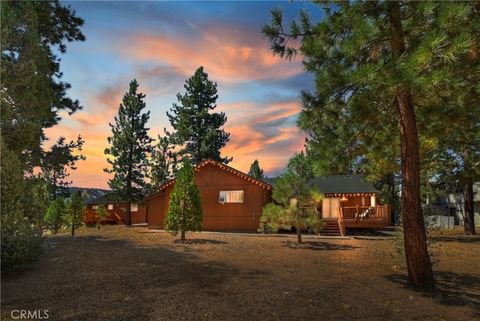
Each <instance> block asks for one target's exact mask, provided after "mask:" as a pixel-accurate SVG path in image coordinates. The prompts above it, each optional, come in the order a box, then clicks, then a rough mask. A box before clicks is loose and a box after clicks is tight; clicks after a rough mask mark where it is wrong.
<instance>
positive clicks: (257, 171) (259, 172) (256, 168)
mask: <svg viewBox="0 0 480 321" xmlns="http://www.w3.org/2000/svg"><path fill="white" fill-rule="evenodd" d="M248 175H250V176H252V177H254V178H256V179H264V178H265V176H264V175H263V169H261V168H260V165H259V163H258V160H255V161H253V163H252V165H250V170H249V171H248Z"/></svg>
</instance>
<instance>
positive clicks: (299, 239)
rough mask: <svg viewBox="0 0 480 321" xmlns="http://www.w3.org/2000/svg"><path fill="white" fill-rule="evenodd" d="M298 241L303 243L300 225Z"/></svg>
mask: <svg viewBox="0 0 480 321" xmlns="http://www.w3.org/2000/svg"><path fill="white" fill-rule="evenodd" d="M297 241H298V243H303V240H302V230H301V229H300V228H299V227H297Z"/></svg>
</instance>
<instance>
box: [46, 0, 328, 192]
mask: <svg viewBox="0 0 480 321" xmlns="http://www.w3.org/2000/svg"><path fill="white" fill-rule="evenodd" d="M65 3H66V4H70V5H71V6H72V7H73V8H74V9H75V10H76V11H77V14H78V15H79V16H80V17H82V18H83V19H84V20H85V25H84V27H83V29H82V31H83V33H84V34H85V36H86V37H87V40H86V41H85V42H77V43H70V44H69V45H68V47H67V54H65V55H63V56H62V57H61V58H62V64H61V69H62V71H63V72H64V77H63V80H64V81H67V82H69V83H70V84H71V85H72V89H71V90H69V95H70V97H72V98H74V99H78V100H79V101H80V103H81V104H82V105H83V107H84V108H83V110H81V111H79V112H77V113H75V114H74V115H73V116H68V115H63V116H64V118H63V120H62V121H61V123H60V124H59V125H57V126H55V127H53V128H51V129H48V130H47V136H48V137H49V138H50V141H49V142H48V143H47V145H48V144H50V143H51V142H53V141H54V140H56V139H57V138H58V137H59V136H66V137H67V138H69V139H74V138H75V137H76V136H77V135H78V134H82V135H83V137H84V139H85V148H84V151H83V153H84V155H85V156H86V157H87V160H85V161H80V162H79V163H78V169H77V170H76V171H73V172H72V173H71V176H70V178H71V179H72V180H73V185H74V186H81V187H97V188H108V185H107V182H108V178H109V174H106V173H104V172H103V168H104V167H106V166H107V162H106V160H105V155H104V153H103V151H104V149H105V147H107V137H108V136H109V135H110V127H109V126H108V123H109V122H111V121H113V117H114V116H115V114H116V113H117V111H118V107H119V104H120V102H121V99H122V96H123V94H124V93H125V91H126V90H127V89H128V83H129V82H130V80H132V79H133V78H136V79H137V81H138V82H139V83H140V89H141V91H142V92H143V93H145V94H146V103H147V108H148V110H150V111H151V117H150V121H149V127H150V134H151V136H152V137H157V134H161V133H163V128H164V127H167V129H168V128H169V123H168V119H167V116H166V114H165V113H166V111H167V110H169V109H170V108H171V106H172V103H174V102H176V94H177V93H178V92H183V84H184V82H185V80H186V79H187V78H188V77H189V76H191V75H192V74H193V73H194V71H195V69H196V68H197V67H199V66H204V68H205V71H206V72H207V73H208V74H209V78H210V80H213V81H215V82H217V83H218V94H219V99H218V101H217V104H218V107H217V109H216V111H223V112H225V113H226V115H227V117H228V121H227V123H226V126H225V129H226V131H227V132H229V133H230V134H231V135H230V142H229V143H228V144H227V146H226V147H225V148H224V149H223V150H222V155H226V156H233V162H232V163H230V165H231V166H233V167H235V168H237V169H239V170H241V171H248V168H249V166H250V164H251V163H252V162H253V160H255V159H258V160H259V161H260V165H261V167H262V168H263V169H265V171H266V173H267V175H268V176H275V175H276V174H277V173H278V172H279V171H281V169H282V168H283V167H284V166H285V165H286V163H287V160H288V158H289V157H290V156H291V155H292V154H293V153H294V152H296V151H300V150H302V149H303V142H304V136H303V135H302V134H301V133H300V132H299V131H298V129H297V128H296V125H295V123H296V118H297V114H298V112H299V109H300V107H299V99H298V97H299V93H300V90H301V89H311V87H312V85H313V80H312V76H311V75H309V74H307V73H305V72H304V71H303V67H302V64H301V61H300V59H297V60H295V61H290V62H289V61H286V60H283V59H281V58H279V57H276V56H275V57H274V56H273V54H272V52H271V51H270V49H269V44H268V42H267V40H266V39H265V38H263V36H262V34H261V31H260V30H261V27H262V26H263V25H264V24H267V23H269V21H270V10H271V9H272V8H275V7H282V8H283V9H284V12H285V17H286V19H287V20H288V19H290V18H293V17H296V16H297V15H298V10H299V8H307V9H308V10H309V11H310V12H311V14H312V15H313V16H315V17H319V16H320V11H319V8H318V7H313V6H312V5H311V4H309V3H305V2H295V3H289V2H202V3H198V2H194V3H192V2H72V3H68V2H65Z"/></svg>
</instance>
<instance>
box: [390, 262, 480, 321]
mask: <svg viewBox="0 0 480 321" xmlns="http://www.w3.org/2000/svg"><path fill="white" fill-rule="evenodd" d="M387 279H389V280H390V281H393V282H396V283H400V284H402V285H404V286H405V287H407V277H406V276H405V275H398V274H396V275H389V276H387ZM435 282H436V290H435V292H434V293H425V294H424V295H425V296H428V297H433V298H434V299H435V300H437V301H438V302H439V303H441V304H443V305H446V306H452V307H453V306H468V307H471V308H472V309H473V311H474V312H473V313H474V315H475V316H476V317H480V276H478V275H472V274H458V273H454V272H448V271H438V272H435Z"/></svg>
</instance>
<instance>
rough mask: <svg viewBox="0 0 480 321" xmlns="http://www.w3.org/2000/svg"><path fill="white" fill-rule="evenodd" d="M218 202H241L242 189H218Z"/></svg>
mask: <svg viewBox="0 0 480 321" xmlns="http://www.w3.org/2000/svg"><path fill="white" fill-rule="evenodd" d="M218 202H219V203H222V204H223V203H243V191H220V194H219V196H218Z"/></svg>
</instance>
